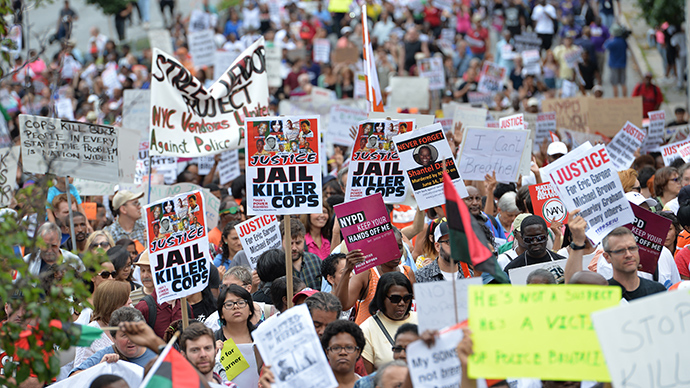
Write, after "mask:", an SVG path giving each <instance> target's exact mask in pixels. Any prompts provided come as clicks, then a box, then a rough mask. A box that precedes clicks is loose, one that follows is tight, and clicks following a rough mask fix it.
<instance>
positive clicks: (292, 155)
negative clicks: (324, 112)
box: [245, 116, 323, 215]
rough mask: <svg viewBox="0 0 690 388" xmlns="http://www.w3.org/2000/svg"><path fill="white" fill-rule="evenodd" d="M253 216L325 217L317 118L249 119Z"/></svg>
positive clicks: (249, 197) (249, 198) (249, 202)
mask: <svg viewBox="0 0 690 388" xmlns="http://www.w3.org/2000/svg"><path fill="white" fill-rule="evenodd" d="M246 133H247V139H246V140H247V148H246V149H247V153H246V156H245V163H246V169H245V174H246V179H247V208H248V209H247V210H248V213H249V214H252V215H254V214H256V215H259V214H305V213H321V212H322V211H323V209H322V208H321V206H322V205H321V201H322V199H321V197H322V196H321V165H320V159H319V118H318V116H280V117H262V118H250V119H247V132H246Z"/></svg>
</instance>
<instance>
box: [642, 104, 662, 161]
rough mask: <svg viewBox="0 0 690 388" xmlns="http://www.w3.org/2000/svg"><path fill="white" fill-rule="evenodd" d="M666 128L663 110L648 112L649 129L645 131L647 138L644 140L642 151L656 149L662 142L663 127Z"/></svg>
mask: <svg viewBox="0 0 690 388" xmlns="http://www.w3.org/2000/svg"><path fill="white" fill-rule="evenodd" d="M665 126H666V112H665V111H663V110H655V111H653V112H649V128H648V129H647V137H646V138H645V139H644V143H643V146H642V151H643V152H646V151H648V150H653V149H656V148H657V147H658V146H659V145H660V144H661V143H663V142H664V127H665Z"/></svg>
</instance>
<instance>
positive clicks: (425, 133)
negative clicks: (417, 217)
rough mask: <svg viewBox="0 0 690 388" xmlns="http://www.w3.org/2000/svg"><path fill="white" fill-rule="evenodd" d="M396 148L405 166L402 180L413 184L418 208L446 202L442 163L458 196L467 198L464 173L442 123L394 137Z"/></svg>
mask: <svg viewBox="0 0 690 388" xmlns="http://www.w3.org/2000/svg"><path fill="white" fill-rule="evenodd" d="M393 141H394V142H395V147H396V148H397V149H398V152H399V157H400V165H401V166H402V167H403V169H405V173H406V175H405V180H406V181H407V182H408V183H409V184H410V186H412V190H413V191H414V195H415V199H416V200H417V205H418V206H419V209H420V210H426V209H429V208H432V207H434V206H441V205H443V204H445V203H446V196H445V194H444V192H443V165H444V161H445V167H446V171H447V172H448V175H450V178H451V179H452V180H453V184H454V185H455V188H456V189H457V190H458V194H460V197H462V198H464V197H467V189H465V184H464V183H463V181H462V180H463V176H461V174H460V173H458V168H457V167H456V166H455V157H454V156H453V153H452V152H451V150H450V145H448V140H446V135H445V134H444V133H443V127H441V124H432V125H429V126H427V127H424V128H420V129H418V130H416V131H413V132H408V133H405V134H402V135H398V136H395V137H393Z"/></svg>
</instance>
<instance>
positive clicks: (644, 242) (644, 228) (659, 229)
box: [625, 203, 671, 274]
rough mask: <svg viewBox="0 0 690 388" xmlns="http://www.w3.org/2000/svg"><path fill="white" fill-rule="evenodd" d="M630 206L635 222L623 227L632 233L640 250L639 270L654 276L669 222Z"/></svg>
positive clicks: (666, 219) (669, 225)
mask: <svg viewBox="0 0 690 388" xmlns="http://www.w3.org/2000/svg"><path fill="white" fill-rule="evenodd" d="M630 206H631V207H632V210H633V213H634V214H635V220H634V221H633V222H632V223H630V224H627V225H625V227H626V228H628V229H630V231H632V233H633V235H634V236H635V241H636V242H637V246H638V247H639V248H640V251H639V252H640V264H641V265H642V269H641V270H642V271H644V272H647V273H651V274H654V272H656V267H657V265H658V263H659V255H661V250H662V249H663V248H664V243H665V242H666V235H667V234H668V230H669V228H670V227H671V220H669V219H668V218H666V217H662V216H660V215H658V214H654V213H652V212H650V211H649V210H646V209H643V208H641V207H639V206H637V205H635V204H633V203H631V204H630Z"/></svg>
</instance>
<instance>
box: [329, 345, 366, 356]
mask: <svg viewBox="0 0 690 388" xmlns="http://www.w3.org/2000/svg"><path fill="white" fill-rule="evenodd" d="M326 350H328V351H329V352H333V353H340V352H341V351H343V350H344V351H345V353H347V354H352V353H354V352H355V350H359V346H352V345H347V346H340V345H335V346H331V347H328V348H326Z"/></svg>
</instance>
